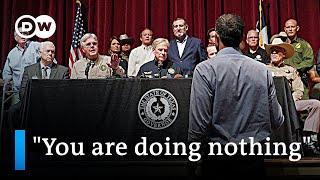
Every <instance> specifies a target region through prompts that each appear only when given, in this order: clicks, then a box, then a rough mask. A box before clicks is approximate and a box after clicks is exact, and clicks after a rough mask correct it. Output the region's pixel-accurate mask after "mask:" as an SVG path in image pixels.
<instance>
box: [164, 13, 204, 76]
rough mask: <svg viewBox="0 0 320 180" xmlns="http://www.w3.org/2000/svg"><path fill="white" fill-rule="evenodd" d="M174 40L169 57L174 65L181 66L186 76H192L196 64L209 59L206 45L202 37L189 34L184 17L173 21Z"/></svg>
mask: <svg viewBox="0 0 320 180" xmlns="http://www.w3.org/2000/svg"><path fill="white" fill-rule="evenodd" d="M172 28H173V34H174V36H175V39H174V40H171V41H170V47H169V53H168V54H169V59H170V60H171V61H172V62H173V67H175V68H180V69H181V70H182V73H183V76H184V77H191V76H192V74H193V70H194V68H195V66H196V65H197V64H198V63H199V62H201V61H204V60H206V59H207V55H206V52H205V50H204V46H203V44H202V43H201V40H200V39H197V38H194V37H190V36H188V35H187V31H188V28H189V27H188V24H187V23H186V21H185V20H184V19H182V18H177V19H175V20H174V21H173V23H172Z"/></svg>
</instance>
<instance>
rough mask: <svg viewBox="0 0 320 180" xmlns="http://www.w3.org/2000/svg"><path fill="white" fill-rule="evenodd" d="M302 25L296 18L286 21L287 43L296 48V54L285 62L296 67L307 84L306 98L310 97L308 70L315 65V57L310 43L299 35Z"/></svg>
mask: <svg viewBox="0 0 320 180" xmlns="http://www.w3.org/2000/svg"><path fill="white" fill-rule="evenodd" d="M299 29H300V27H299V26H298V23H297V21H296V20H295V19H289V20H287V21H286V23H285V27H284V31H285V33H286V34H287V36H288V38H287V41H286V42H287V43H290V44H291V45H292V46H293V48H294V51H295V53H294V55H293V56H292V57H291V58H288V59H286V60H285V64H287V65H290V66H292V67H294V68H296V69H297V70H298V72H299V74H300V76H301V79H302V81H303V83H304V85H305V92H304V95H305V97H304V99H308V89H307V87H308V86H307V84H308V75H307V74H308V70H310V69H311V68H312V67H313V64H314V57H313V51H312V48H311V46H310V44H309V43H308V42H307V41H305V40H304V39H302V38H298V37H297V32H298V31H299Z"/></svg>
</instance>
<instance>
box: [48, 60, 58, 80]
mask: <svg viewBox="0 0 320 180" xmlns="http://www.w3.org/2000/svg"><path fill="white" fill-rule="evenodd" d="M57 71H58V70H57V65H56V64H55V63H53V64H52V67H51V73H50V78H49V79H54V77H55V75H56V74H57Z"/></svg>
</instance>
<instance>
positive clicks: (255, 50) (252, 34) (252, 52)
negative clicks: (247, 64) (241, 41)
mask: <svg viewBox="0 0 320 180" xmlns="http://www.w3.org/2000/svg"><path fill="white" fill-rule="evenodd" d="M246 42H247V44H248V45H249V49H248V52H246V53H244V54H245V55H246V56H248V57H251V58H252V59H254V60H256V61H259V62H262V63H264V64H268V62H269V59H268V56H267V53H266V51H265V50H264V49H262V48H261V47H260V46H259V33H258V32H257V31H256V30H254V29H252V30H250V31H248V33H247V40H246Z"/></svg>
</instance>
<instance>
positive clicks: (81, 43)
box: [80, 33, 98, 47]
mask: <svg viewBox="0 0 320 180" xmlns="http://www.w3.org/2000/svg"><path fill="white" fill-rule="evenodd" d="M89 38H93V39H94V40H96V41H97V42H98V38H97V36H96V35H95V34H93V33H86V34H85V35H83V36H82V38H81V39H80V45H81V47H84V42H85V41H86V40H87V39H89Z"/></svg>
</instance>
